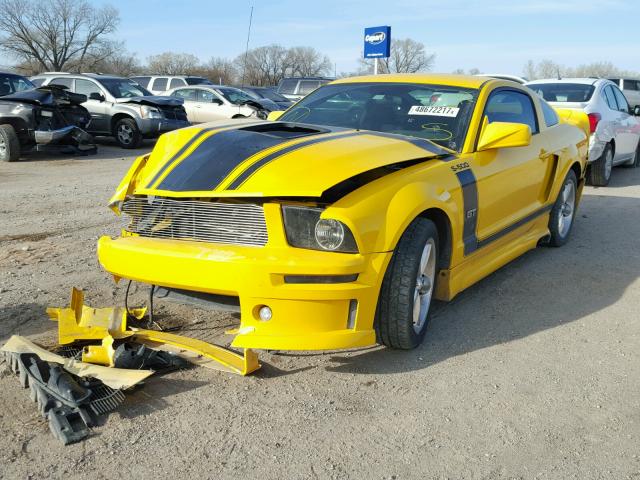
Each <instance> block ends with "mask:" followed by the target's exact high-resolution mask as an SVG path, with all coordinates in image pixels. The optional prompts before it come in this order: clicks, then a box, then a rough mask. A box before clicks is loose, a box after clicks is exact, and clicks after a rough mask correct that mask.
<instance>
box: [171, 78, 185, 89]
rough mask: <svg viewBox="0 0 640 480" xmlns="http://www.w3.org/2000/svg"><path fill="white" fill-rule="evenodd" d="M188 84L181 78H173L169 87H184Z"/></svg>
mask: <svg viewBox="0 0 640 480" xmlns="http://www.w3.org/2000/svg"><path fill="white" fill-rule="evenodd" d="M186 84H187V82H185V81H184V80H182V79H181V78H172V79H171V82H170V83H169V88H176V87H184V86H185V85H186Z"/></svg>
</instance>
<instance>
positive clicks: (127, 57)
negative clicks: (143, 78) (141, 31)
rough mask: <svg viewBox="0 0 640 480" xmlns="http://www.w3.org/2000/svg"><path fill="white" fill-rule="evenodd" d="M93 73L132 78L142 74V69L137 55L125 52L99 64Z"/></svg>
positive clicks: (93, 69)
mask: <svg viewBox="0 0 640 480" xmlns="http://www.w3.org/2000/svg"><path fill="white" fill-rule="evenodd" d="M91 71H94V72H101V73H109V74H112V75H120V76H122V77H130V76H131V75H136V74H138V73H141V72H142V67H141V65H140V61H139V60H138V57H137V56H136V55H135V54H132V53H128V52H126V51H123V52H120V53H116V54H114V55H111V56H110V57H109V58H107V59H105V60H102V61H100V62H97V63H96V64H95V67H94V68H92V69H91Z"/></svg>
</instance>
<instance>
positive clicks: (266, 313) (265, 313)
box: [259, 305, 273, 322]
mask: <svg viewBox="0 0 640 480" xmlns="http://www.w3.org/2000/svg"><path fill="white" fill-rule="evenodd" d="M259 315H260V320H262V321H263V322H268V321H269V320H271V317H272V316H273V312H271V309H270V308H269V307H267V306H266V305H265V306H264V307H260V312H259Z"/></svg>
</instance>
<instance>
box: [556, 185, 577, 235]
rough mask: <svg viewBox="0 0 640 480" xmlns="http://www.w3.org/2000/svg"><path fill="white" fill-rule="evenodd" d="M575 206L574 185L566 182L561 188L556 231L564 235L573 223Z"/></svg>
mask: <svg viewBox="0 0 640 480" xmlns="http://www.w3.org/2000/svg"><path fill="white" fill-rule="evenodd" d="M575 207H576V187H575V185H574V183H573V182H567V183H566V184H565V185H564V188H563V189H562V206H561V207H560V212H559V214H558V232H559V233H560V235H561V236H562V237H564V236H566V235H567V234H568V233H569V230H570V229H571V224H572V223H573V212H574V211H575Z"/></svg>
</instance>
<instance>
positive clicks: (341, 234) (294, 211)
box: [282, 207, 358, 253]
mask: <svg viewBox="0 0 640 480" xmlns="http://www.w3.org/2000/svg"><path fill="white" fill-rule="evenodd" d="M322 212H323V210H322V209H321V208H307V207H282V215H283V218H284V229H285V232H286V234H287V241H288V242H289V245H291V246H292V247H299V248H309V249H312V250H327V251H331V252H342V253H358V246H357V245H356V241H355V239H354V238H353V233H351V230H349V227H347V226H346V225H345V224H344V223H342V222H340V221H338V220H334V219H330V218H320V215H321V214H322Z"/></svg>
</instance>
